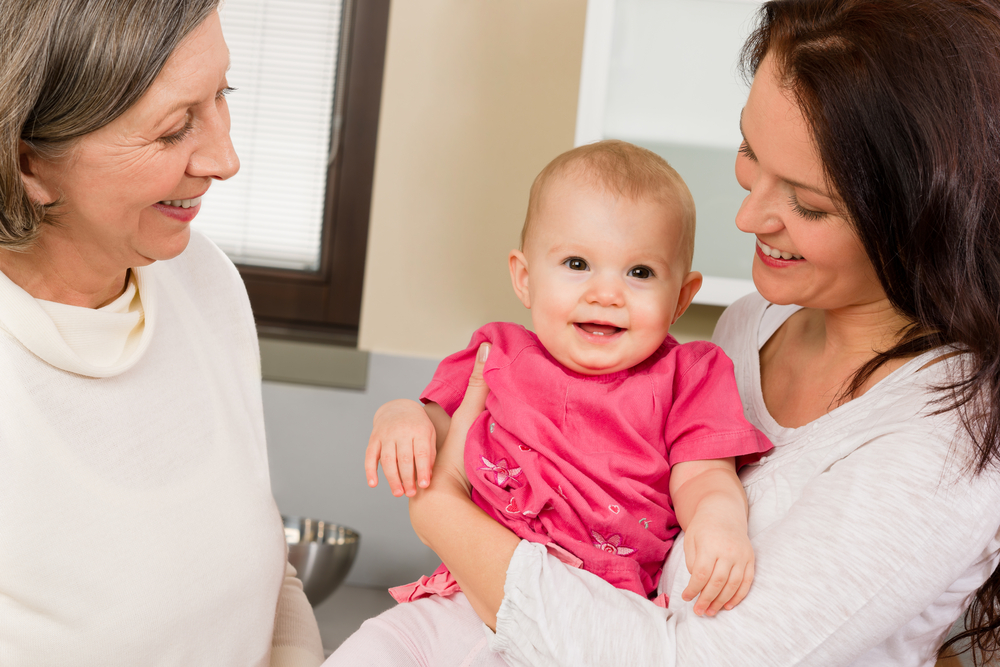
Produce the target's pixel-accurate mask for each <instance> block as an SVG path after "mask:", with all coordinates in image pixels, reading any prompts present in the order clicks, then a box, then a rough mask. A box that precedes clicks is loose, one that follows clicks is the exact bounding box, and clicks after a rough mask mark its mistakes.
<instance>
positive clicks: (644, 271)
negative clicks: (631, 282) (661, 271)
mask: <svg viewBox="0 0 1000 667" xmlns="http://www.w3.org/2000/svg"><path fill="white" fill-rule="evenodd" d="M628 275H629V278H639V279H640V280H645V279H646V278H652V277H653V270H652V269H651V268H649V267H648V266H637V267H635V268H633V269H629V272H628Z"/></svg>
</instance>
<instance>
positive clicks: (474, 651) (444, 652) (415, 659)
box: [323, 593, 507, 667]
mask: <svg viewBox="0 0 1000 667" xmlns="http://www.w3.org/2000/svg"><path fill="white" fill-rule="evenodd" d="M483 628H484V626H483V622H482V621H481V620H480V619H479V617H478V616H477V615H476V612H475V611H473V609H472V605H470V604H469V601H468V600H467V599H466V598H465V595H464V594H463V593H456V594H454V595H451V596H449V597H446V598H443V597H440V596H437V595H432V596H430V597H426V598H421V599H420V600H415V601H414V602H405V603H403V604H398V605H396V606H395V607H393V608H392V609H389V610H387V611H385V612H383V613H382V614H380V615H378V616H376V617H375V618H370V619H368V620H367V621H365V622H364V624H363V625H362V626H361V627H360V628H359V629H358V631H357V632H355V633H354V634H353V635H351V636H350V637H348V638H347V640H346V641H345V642H344V643H343V644H341V645H340V648H338V649H337V650H336V651H334V653H333V655H331V656H330V657H329V658H327V661H326V662H325V663H323V667H366V666H368V665H371V666H372V667H404V666H405V667H410V666H411V665H412V666H413V667H507V663H506V662H504V661H503V660H502V659H501V658H500V657H499V656H498V655H497V654H496V653H494V652H493V651H491V650H490V649H489V646H487V638H486V634H485V631H484V629H483Z"/></svg>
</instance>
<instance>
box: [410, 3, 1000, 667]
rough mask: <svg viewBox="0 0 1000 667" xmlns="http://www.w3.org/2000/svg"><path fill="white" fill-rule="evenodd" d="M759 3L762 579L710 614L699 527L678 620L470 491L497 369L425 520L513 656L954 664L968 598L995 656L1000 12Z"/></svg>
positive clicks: (742, 174) (428, 502)
mask: <svg viewBox="0 0 1000 667" xmlns="http://www.w3.org/2000/svg"><path fill="white" fill-rule="evenodd" d="M760 16H761V23H760V26H759V27H758V28H757V30H756V31H755V32H754V34H753V35H752V36H751V38H750V40H749V42H748V44H747V46H746V49H745V52H744V64H745V67H746V70H747V71H748V72H749V73H751V74H752V75H753V85H752V88H751V91H750V95H749V98H748V100H747V104H746V107H745V108H744V110H743V113H742V118H741V127H742V130H743V135H744V138H745V141H744V143H743V145H742V146H741V148H740V152H739V156H738V158H737V163H736V174H737V178H738V180H739V181H740V183H741V184H742V185H743V187H744V188H746V189H747V191H748V195H747V197H746V199H745V201H744V203H743V206H742V208H741V209H740V212H739V214H738V215H737V225H738V226H739V227H740V229H742V230H743V231H745V232H747V233H750V234H753V235H754V237H755V249H754V252H755V259H754V264H753V276H754V281H755V283H756V285H757V288H758V290H759V292H760V296H756V295H755V296H752V297H748V298H746V299H744V300H742V301H740V302H738V303H736V304H734V305H733V306H732V307H731V308H730V309H729V310H728V311H727V312H726V314H725V315H724V316H723V318H722V320H721V321H720V323H719V326H718V328H717V330H716V335H715V342H717V343H718V344H720V345H721V346H722V347H723V349H724V350H725V351H726V352H727V353H728V354H729V355H730V356H731V357H732V359H733V361H734V364H735V367H736V374H737V382H738V385H739V388H740V393H741V396H742V399H743V402H744V405H745V407H746V410H747V415H748V418H749V419H750V421H751V422H752V423H754V424H755V425H756V426H757V427H758V428H760V429H761V430H762V431H763V432H764V433H765V434H766V435H767V436H768V437H769V438H770V439H771V441H772V442H773V443H774V445H775V450H774V452H773V453H772V454H770V455H769V456H767V457H766V458H765V459H764V460H763V461H762V462H761V463H760V464H759V465H756V466H752V467H749V468H748V469H746V470H745V471H744V472H743V474H742V479H743V482H744V485H745V487H746V491H747V496H748V499H749V502H750V519H749V534H750V537H751V541H752V543H753V547H754V550H755V553H756V576H755V580H754V584H753V587H752V589H751V590H750V593H749V595H748V596H747V598H746V599H745V600H744V601H743V603H742V604H741V605H740V606H739V607H737V608H735V609H734V610H732V611H727V612H725V613H722V614H719V615H718V616H716V617H714V618H704V617H698V616H696V615H695V614H693V613H692V608H691V606H690V604H688V603H685V602H684V601H683V600H682V598H681V595H680V592H681V591H682V590H683V588H684V586H685V583H686V581H687V580H688V578H689V574H688V572H687V570H686V568H685V566H684V562H683V555H682V554H683V549H682V548H679V545H678V544H677V543H675V545H674V549H673V550H672V552H671V554H670V556H669V557H668V559H667V564H666V570H665V575H664V583H663V587H662V590H663V592H666V593H668V594H669V596H670V605H669V608H668V609H666V610H662V609H659V608H657V607H656V606H655V605H653V604H652V603H651V602H648V601H646V600H644V599H642V598H641V597H638V596H635V595H632V594H629V593H625V592H622V591H618V590H616V589H614V588H613V587H612V586H610V585H608V584H607V583H605V582H604V581H602V580H600V579H599V578H597V577H595V576H593V575H590V574H589V573H587V572H583V571H580V570H575V569H572V568H569V567H567V566H565V565H563V564H562V563H560V562H559V561H558V560H556V559H554V558H552V557H550V556H548V555H547V554H546V552H545V550H544V548H540V547H538V546H537V545H533V544H530V543H527V542H519V541H518V540H517V538H516V537H514V535H513V534H512V533H510V532H509V531H507V530H506V529H504V528H502V527H501V526H499V525H498V524H496V523H495V522H493V521H492V520H490V519H489V518H487V517H486V516H485V515H484V514H482V513H481V512H480V511H479V510H478V508H476V507H475V505H473V504H472V503H471V502H470V501H469V499H468V496H467V495H466V494H465V492H464V487H463V485H462V481H463V477H462V475H463V472H462V466H461V449H462V445H463V441H464V434H465V430H466V429H467V427H468V423H469V417H470V415H471V416H472V417H474V416H475V415H476V414H477V413H478V411H479V409H481V406H482V401H483V395H484V392H485V391H486V390H485V389H484V388H483V387H482V385H481V380H480V379H478V378H477V377H474V378H473V382H472V386H471V387H470V391H469V393H468V394H467V398H466V402H465V405H463V408H462V409H460V410H459V412H456V415H455V417H454V419H453V421H452V423H451V426H450V429H449V432H448V437H447V440H446V442H445V443H444V445H443V446H442V448H441V450H440V452H439V453H438V458H437V462H436V467H435V472H434V476H433V479H432V481H431V484H430V486H429V487H428V488H426V489H421V490H419V491H418V492H417V494H416V495H415V496H414V498H413V499H412V500H411V501H410V503H411V505H410V508H411V519H412V521H413V525H414V528H415V529H416V531H417V533H418V534H419V535H420V536H421V538H422V539H423V540H424V541H425V542H426V543H427V544H429V545H430V546H431V547H432V548H433V549H434V550H435V551H436V552H437V553H438V554H439V555H440V556H441V558H442V560H443V561H444V563H445V564H446V565H447V567H448V568H449V570H450V571H451V572H452V573H453V574H454V576H455V578H456V579H457V580H458V582H459V584H460V585H461V587H462V590H463V591H464V592H465V594H466V596H467V597H468V598H469V600H470V602H471V603H472V605H473V607H474V608H475V609H476V610H477V613H478V614H479V615H480V617H481V618H482V619H483V620H484V622H485V623H486V624H487V625H488V626H489V627H491V628H494V629H495V635H491V636H490V639H489V642H488V643H489V647H490V649H492V651H493V652H494V653H493V655H495V657H497V658H500V659H502V660H503V661H505V662H506V663H507V664H510V665H517V666H522V665H523V666H527V665H574V666H575V665H613V664H614V665H619V664H620V665H722V664H726V665H740V664H746V665H762V664H767V665H883V666H884V665H933V664H934V662H935V659H936V656H937V653H938V649H939V647H940V646H941V644H942V642H943V641H944V639H945V637H946V635H947V633H948V630H949V629H950V627H951V626H952V624H953V623H954V622H955V620H956V619H957V618H958V617H959V616H960V615H961V614H962V613H963V612H964V611H965V609H966V608H967V607H969V605H970V604H971V605H972V613H971V614H970V622H971V624H972V626H973V630H972V632H973V638H974V639H975V641H976V642H977V644H978V645H979V646H981V647H982V648H984V649H985V650H986V652H987V653H988V652H989V651H990V650H992V649H994V648H996V646H997V631H996V629H995V628H992V627H991V624H992V623H993V622H994V619H995V617H996V609H997V600H996V597H995V592H996V590H997V589H998V588H1000V584H998V582H1000V575H997V573H996V572H995V570H996V566H997V562H998V559H1000V540H998V527H1000V473H998V466H997V464H998V462H1000V442H998V431H1000V411H998V408H997V407H996V406H998V405H1000V162H998V160H997V157H996V156H997V155H1000V124H998V123H997V122H996V118H998V117H1000V47H998V46H997V45H998V44H1000V5H998V3H996V2H994V1H993V0H961V1H957V0H917V1H913V0H808V1H803V0H777V1H774V2H768V3H766V4H765V5H764V6H763V8H762V10H761V14H760ZM395 409H397V410H399V411H400V413H401V414H403V413H405V414H407V415H409V416H408V417H407V418H409V419H417V417H415V416H414V414H415V412H414V406H406V405H402V406H398V407H396V408H395ZM485 660H486V657H485V656H484V662H482V664H491V663H489V662H486V661H485ZM473 664H475V663H473ZM497 664H499V663H497Z"/></svg>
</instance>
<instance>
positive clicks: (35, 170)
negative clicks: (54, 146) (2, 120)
mask: <svg viewBox="0 0 1000 667" xmlns="http://www.w3.org/2000/svg"><path fill="white" fill-rule="evenodd" d="M17 160H18V164H19V166H20V170H21V180H22V181H23V182H24V190H25V192H27V194H28V197H29V198H30V199H31V201H33V202H35V203H36V204H41V205H43V206H44V205H47V204H51V203H53V202H54V201H56V199H58V198H59V197H58V193H55V192H53V191H52V188H51V187H50V186H49V185H48V184H47V183H46V181H45V179H44V174H45V171H46V168H47V167H48V166H49V165H48V163H47V162H45V161H44V160H42V158H40V157H39V156H38V154H37V153H35V151H33V150H31V147H30V146H28V144H26V143H25V142H24V141H18V144H17Z"/></svg>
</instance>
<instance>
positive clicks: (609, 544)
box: [590, 530, 635, 556]
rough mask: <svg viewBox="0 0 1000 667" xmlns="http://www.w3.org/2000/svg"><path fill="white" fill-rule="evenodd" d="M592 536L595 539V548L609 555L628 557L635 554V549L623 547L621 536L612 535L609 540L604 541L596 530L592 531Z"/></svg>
mask: <svg viewBox="0 0 1000 667" xmlns="http://www.w3.org/2000/svg"><path fill="white" fill-rule="evenodd" d="M590 536H591V537H592V538H594V546H595V547H597V548H598V549H600V550H601V551H607V552H608V553H609V554H617V555H619V556H628V555H629V554H633V553H635V549H630V548H629V547H626V546H622V543H621V542H622V536H621V535H612V536H611V537H609V538H608V539H604V537H603V536H602V535H601V534H600V533H598V532H597V531H596V530H592V531H590Z"/></svg>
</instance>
